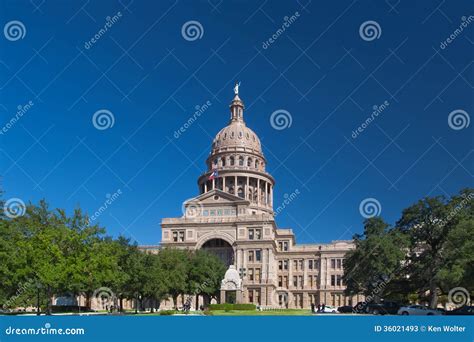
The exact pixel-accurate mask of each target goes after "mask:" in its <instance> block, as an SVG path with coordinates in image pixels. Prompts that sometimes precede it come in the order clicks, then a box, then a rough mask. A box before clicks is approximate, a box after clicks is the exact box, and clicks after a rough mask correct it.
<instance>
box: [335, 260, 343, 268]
mask: <svg viewBox="0 0 474 342" xmlns="http://www.w3.org/2000/svg"><path fill="white" fill-rule="evenodd" d="M336 267H337V269H339V270H340V269H341V268H342V259H337V260H336Z"/></svg>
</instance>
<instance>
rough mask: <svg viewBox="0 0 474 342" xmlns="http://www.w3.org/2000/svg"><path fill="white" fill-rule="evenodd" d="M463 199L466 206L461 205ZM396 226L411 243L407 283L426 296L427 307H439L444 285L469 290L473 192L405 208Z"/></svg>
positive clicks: (421, 202) (407, 255)
mask: <svg viewBox="0 0 474 342" xmlns="http://www.w3.org/2000/svg"><path fill="white" fill-rule="evenodd" d="M466 194H470V195H469V196H470V197H469V199H468V200H465V198H466ZM462 198H464V200H465V203H464V204H463V205H462V206H460V202H461V201H462ZM396 226H397V230H398V231H400V232H402V233H403V234H405V235H406V236H407V237H408V238H409V240H410V246H409V250H408V253H407V254H406V265H407V267H406V270H407V274H408V276H409V278H410V282H411V284H412V285H413V286H414V287H416V288H417V290H418V293H419V294H420V297H423V296H424V293H428V297H427V298H428V300H429V303H430V307H432V308H435V307H436V306H437V305H438V295H439V292H440V290H441V286H442V285H443V284H445V285H447V284H455V283H457V286H462V284H463V282H464V281H467V283H466V284H464V285H465V286H466V287H470V288H472V267H470V266H471V265H472V258H473V254H472V253H473V250H472V248H471V246H472V245H471V244H470V240H472V232H473V220H472V190H463V191H462V192H461V194H460V195H458V196H453V197H452V198H451V199H450V200H449V201H448V200H446V198H445V197H443V196H437V197H426V198H424V199H422V200H420V201H418V202H417V203H416V204H414V205H412V206H411V207H409V208H407V209H405V210H404V211H403V213H402V217H401V219H400V220H399V221H398V222H397V224H396ZM469 234H470V235H469ZM468 236H471V238H468V239H466V238H467V237H468ZM463 239H466V241H463ZM469 262H471V264H469Z"/></svg>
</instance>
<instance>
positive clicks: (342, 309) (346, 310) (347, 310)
mask: <svg viewBox="0 0 474 342" xmlns="http://www.w3.org/2000/svg"><path fill="white" fill-rule="evenodd" d="M352 310H354V308H353V307H352V306H350V305H344V306H340V307H338V308H337V311H339V312H340V313H351V312H352Z"/></svg>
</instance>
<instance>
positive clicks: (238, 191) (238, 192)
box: [237, 187, 244, 198]
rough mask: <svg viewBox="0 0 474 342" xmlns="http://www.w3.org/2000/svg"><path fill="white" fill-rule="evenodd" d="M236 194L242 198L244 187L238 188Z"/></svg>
mask: <svg viewBox="0 0 474 342" xmlns="http://www.w3.org/2000/svg"><path fill="white" fill-rule="evenodd" d="M237 196H239V197H242V198H244V189H243V188H242V187H239V188H238V190H237Z"/></svg>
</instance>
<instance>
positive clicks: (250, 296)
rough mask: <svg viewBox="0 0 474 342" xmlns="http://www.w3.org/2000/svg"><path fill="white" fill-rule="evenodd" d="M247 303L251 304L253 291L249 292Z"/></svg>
mask: <svg viewBox="0 0 474 342" xmlns="http://www.w3.org/2000/svg"><path fill="white" fill-rule="evenodd" d="M249 302H250V303H253V290H249Z"/></svg>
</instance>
